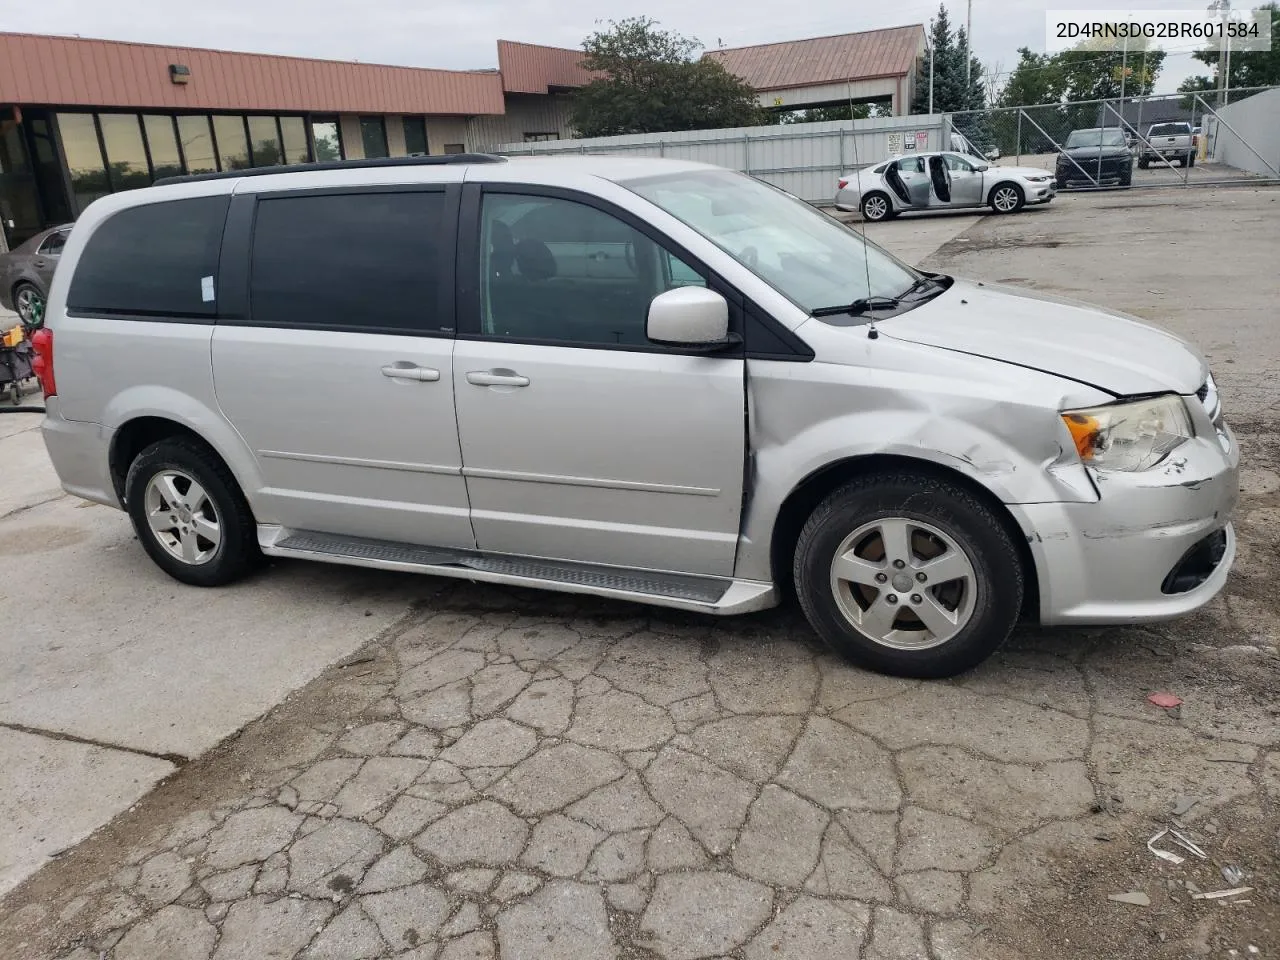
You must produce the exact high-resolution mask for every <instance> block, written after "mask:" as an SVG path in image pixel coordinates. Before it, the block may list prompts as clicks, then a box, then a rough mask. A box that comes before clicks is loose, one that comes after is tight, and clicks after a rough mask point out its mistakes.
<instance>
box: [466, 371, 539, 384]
mask: <svg viewBox="0 0 1280 960" xmlns="http://www.w3.org/2000/svg"><path fill="white" fill-rule="evenodd" d="M467 383H474V384H475V385H476V386H477V387H527V386H528V385H529V378H528V377H522V376H520V374H518V373H513V372H512V371H510V370H505V371H498V370H472V371H471V372H470V373H468V374H467Z"/></svg>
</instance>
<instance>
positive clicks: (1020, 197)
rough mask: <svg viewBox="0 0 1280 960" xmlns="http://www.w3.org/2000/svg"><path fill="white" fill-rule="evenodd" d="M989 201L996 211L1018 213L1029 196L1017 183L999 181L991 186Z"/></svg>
mask: <svg viewBox="0 0 1280 960" xmlns="http://www.w3.org/2000/svg"><path fill="white" fill-rule="evenodd" d="M988 202H990V204H991V209H992V210H994V211H995V212H996V213H1017V212H1018V211H1019V210H1021V209H1022V207H1023V204H1025V203H1026V202H1027V197H1026V194H1024V193H1023V192H1022V188H1021V187H1020V186H1018V185H1017V184H1016V183H998V184H996V185H995V186H994V187H992V188H991V196H990V198H988Z"/></svg>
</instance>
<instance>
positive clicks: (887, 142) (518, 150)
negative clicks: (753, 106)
mask: <svg viewBox="0 0 1280 960" xmlns="http://www.w3.org/2000/svg"><path fill="white" fill-rule="evenodd" d="M948 130H949V123H948V121H947V119H946V118H945V117H943V116H941V115H937V114H934V115H928V116H910V117H877V118H872V119H868V120H854V121H852V122H850V121H826V122H819V123H796V124H782V125H777V126H766V127H735V128H731V129H727V130H684V131H679V132H673V133H646V134H636V135H635V136H625V137H589V138H584V139H580V140H547V141H541V142H536V143H503V144H496V145H493V146H488V147H482V148H480V149H482V150H484V151H485V152H488V153H500V154H508V155H526V156H527V155H557V154H574V153H576V154H584V153H586V154H595V155H614V156H624V157H668V158H673V159H679V160H693V161H697V162H699V163H710V164H715V165H716V166H720V167H727V168H728V169H730V170H738V171H740V172H743V173H749V174H751V175H752V176H756V177H759V178H760V179H762V180H765V181H767V182H769V183H772V184H774V185H775V186H778V187H781V188H782V189H783V190H786V191H787V192H788V193H792V194H795V195H796V196H798V197H800V198H802V199H804V200H808V201H809V202H810V203H817V204H829V203H831V202H832V200H833V198H834V196H835V192H836V181H837V180H838V179H839V178H840V176H841V174H844V173H849V172H851V171H853V170H855V169H857V168H858V167H865V166H868V165H870V164H873V163H879V162H880V161H881V160H883V159H885V158H886V157H888V156H890V154H891V153H903V152H909V151H914V150H926V149H929V150H938V149H942V148H944V147H946V146H948V145H949V144H948V143H947V131H948Z"/></svg>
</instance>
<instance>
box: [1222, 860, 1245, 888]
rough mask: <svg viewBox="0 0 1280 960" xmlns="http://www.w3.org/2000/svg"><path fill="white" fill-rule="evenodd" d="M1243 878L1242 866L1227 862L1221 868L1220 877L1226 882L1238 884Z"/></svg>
mask: <svg viewBox="0 0 1280 960" xmlns="http://www.w3.org/2000/svg"><path fill="white" fill-rule="evenodd" d="M1244 878H1245V872H1244V869H1243V868H1242V867H1237V866H1236V865H1235V864H1234V863H1229V864H1227V865H1226V866H1225V867H1223V868H1222V879H1223V880H1225V881H1227V883H1230V884H1235V885H1236V886H1239V884H1240V882H1241V881H1242V880H1244Z"/></svg>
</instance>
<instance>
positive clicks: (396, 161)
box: [151, 153, 507, 187]
mask: <svg viewBox="0 0 1280 960" xmlns="http://www.w3.org/2000/svg"><path fill="white" fill-rule="evenodd" d="M506 162H507V158H506V157H499V156H495V155H494V154H491V153H447V154H444V155H442V156H434V157H424V156H413V157H377V158H375V159H365V160H322V161H320V162H318V163H295V164H290V165H289V166H284V165H277V166H272V167H250V168H248V169H246V170H226V171H223V172H222V173H191V174H187V175H186V176H181V177H161V178H160V179H159V180H157V181H155V182H154V183H153V184H151V185H152V186H153V187H164V186H168V185H169V184H171V183H199V182H200V181H202V180H230V179H232V178H233V177H266V176H270V175H271V174H275V173H302V172H304V171H307V170H361V169H366V168H370V167H432V166H438V165H440V164H446V163H506Z"/></svg>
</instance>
